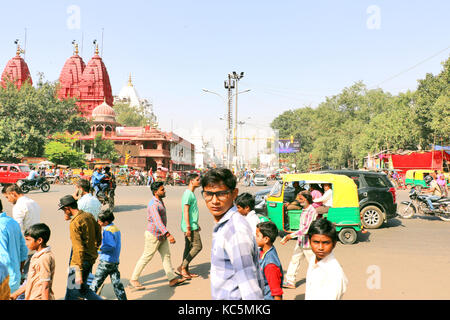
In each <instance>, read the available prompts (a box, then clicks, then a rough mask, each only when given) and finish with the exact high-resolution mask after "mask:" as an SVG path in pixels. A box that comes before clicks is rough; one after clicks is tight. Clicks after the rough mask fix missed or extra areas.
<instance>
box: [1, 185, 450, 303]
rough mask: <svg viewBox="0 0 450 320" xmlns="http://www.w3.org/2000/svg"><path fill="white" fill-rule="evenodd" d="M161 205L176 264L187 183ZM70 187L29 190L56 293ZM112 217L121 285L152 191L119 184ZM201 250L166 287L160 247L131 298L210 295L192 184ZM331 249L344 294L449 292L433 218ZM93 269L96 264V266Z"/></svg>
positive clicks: (206, 235) (61, 279)
mask: <svg viewBox="0 0 450 320" xmlns="http://www.w3.org/2000/svg"><path fill="white" fill-rule="evenodd" d="M239 187H240V190H241V191H245V190H247V191H250V192H252V193H254V192H256V191H257V190H260V189H262V188H264V187H250V188H249V187H243V186H239ZM166 189H167V197H166V199H165V204H166V207H167V212H168V229H169V231H170V232H171V233H172V234H173V235H174V236H175V239H176V243H175V244H174V245H171V246H170V248H171V258H172V264H173V266H174V268H175V267H177V266H179V265H180V263H181V260H182V253H183V250H184V238H183V234H182V232H181V230H180V219H181V196H182V193H183V192H184V189H185V187H180V186H175V187H172V186H168V187H166ZM73 191H74V187H73V186H65V185H63V186H61V185H57V186H53V185H52V188H51V190H50V192H48V193H42V192H39V191H32V192H30V193H29V194H28V196H29V197H30V198H32V199H34V200H35V201H37V202H38V203H39V205H40V206H41V208H42V214H41V221H42V222H44V223H46V224H47V225H48V226H49V227H50V229H51V232H52V234H51V237H50V241H49V245H50V246H51V248H52V251H53V253H54V254H55V257H56V272H55V278H54V284H53V290H54V293H55V297H56V299H62V298H63V297H64V294H65V288H66V283H67V278H66V277H67V267H68V261H69V254H70V248H71V243H70V240H69V222H67V221H65V220H64V218H63V213H62V211H57V205H58V200H59V199H60V198H61V197H62V196H64V195H66V194H72V193H73ZM116 194H117V198H116V211H115V216H116V221H115V224H116V225H117V226H118V227H119V228H120V230H121V232H122V253H121V262H120V267H119V270H120V272H121V277H122V281H123V283H124V285H125V286H126V285H127V284H128V282H129V278H130V276H131V274H132V272H133V269H134V266H135V263H136V262H137V260H138V259H139V257H140V255H141V253H142V250H143V247H144V231H145V227H146V205H147V203H148V201H149V199H150V197H151V193H150V190H149V188H148V187H143V186H141V187H138V186H128V187H126V186H123V187H118V189H117V190H116ZM196 195H197V199H198V204H199V210H200V226H201V229H202V232H201V236H202V242H203V250H202V251H201V252H200V253H199V255H198V256H197V257H196V258H195V259H194V260H193V261H192V263H191V271H192V272H195V273H198V274H199V275H200V277H199V278H196V279H192V280H191V281H189V282H188V283H187V284H186V285H182V286H179V287H176V288H170V287H169V286H168V281H167V279H166V277H165V273H164V271H163V268H162V263H161V258H160V256H159V254H156V255H155V256H154V257H153V260H152V261H151V262H150V263H149V264H148V265H147V267H146V268H145V269H144V272H143V274H142V276H141V278H140V281H141V283H143V284H144V285H145V286H146V289H145V290H143V291H131V290H130V289H128V288H127V289H126V290H127V295H128V299H137V300H167V299H175V300H183V299H193V300H205V299H206V300H208V299H211V295H210V281H209V268H210V250H211V233H212V228H213V225H214V223H213V219H212V217H211V216H210V214H209V212H208V211H207V209H206V206H205V203H204V201H203V199H202V198H201V195H200V192H199V190H197V191H196ZM397 198H398V199H399V200H398V201H402V200H405V199H407V193H406V191H397ZM2 202H3V206H4V208H5V210H6V212H7V213H8V214H9V215H11V205H10V204H9V203H8V202H7V201H6V199H5V198H4V197H2ZM279 240H280V239H279V238H278V239H277V241H276V244H275V246H276V248H277V250H278V254H279V256H280V260H281V262H282V265H283V269H284V270H286V269H287V267H288V265H289V261H290V258H291V254H292V252H293V250H294V245H295V242H294V241H290V242H289V243H288V244H286V245H284V246H283V245H281V244H280V243H279ZM334 252H335V256H336V258H337V259H338V260H339V262H340V263H341V265H342V267H343V269H344V272H345V274H346V275H347V278H348V280H349V285H348V290H347V292H346V294H345V295H344V299H357V300H359V299H361V300H366V299H367V300H373V299H450V291H449V290H448V289H447V288H449V287H450V277H449V276H448V274H447V273H448V270H449V266H450V255H449V252H450V223H446V222H443V221H441V220H439V219H438V218H435V217H414V218H413V219H409V220H404V219H399V218H395V219H392V220H390V221H389V222H388V223H387V224H385V225H383V226H382V227H381V228H380V229H377V230H370V231H369V232H368V233H366V234H361V233H360V234H359V235H358V241H357V243H355V244H353V245H343V244H341V243H338V245H337V246H336V248H335V251H334ZM94 270H95V267H94ZM305 276H306V265H305V264H304V263H303V264H302V265H301V266H300V272H299V274H298V277H297V281H298V282H297V285H298V286H297V289H284V296H283V298H284V299H287V300H293V299H303V298H304V293H305ZM102 296H104V297H105V298H107V299H116V297H115V295H114V293H113V290H112V286H111V283H110V280H109V279H108V280H106V282H105V286H104V288H103V290H102Z"/></svg>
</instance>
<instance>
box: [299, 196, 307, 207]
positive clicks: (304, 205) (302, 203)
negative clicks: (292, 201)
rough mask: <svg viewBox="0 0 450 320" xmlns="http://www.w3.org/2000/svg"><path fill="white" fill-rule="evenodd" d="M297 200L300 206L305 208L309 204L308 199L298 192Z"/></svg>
mask: <svg viewBox="0 0 450 320" xmlns="http://www.w3.org/2000/svg"><path fill="white" fill-rule="evenodd" d="M297 200H298V202H300V204H301V205H302V207H304V208H306V207H307V206H308V205H309V203H308V201H307V200H306V198H305V197H304V196H302V195H301V194H299V195H298V196H297Z"/></svg>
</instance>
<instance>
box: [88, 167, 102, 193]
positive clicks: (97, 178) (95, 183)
mask: <svg viewBox="0 0 450 320" xmlns="http://www.w3.org/2000/svg"><path fill="white" fill-rule="evenodd" d="M104 177H105V175H104V174H102V173H101V172H100V168H95V169H94V172H93V173H92V178H91V181H92V188H94V190H95V195H97V194H98V192H99V191H100V183H101V181H102V179H103V178H104Z"/></svg>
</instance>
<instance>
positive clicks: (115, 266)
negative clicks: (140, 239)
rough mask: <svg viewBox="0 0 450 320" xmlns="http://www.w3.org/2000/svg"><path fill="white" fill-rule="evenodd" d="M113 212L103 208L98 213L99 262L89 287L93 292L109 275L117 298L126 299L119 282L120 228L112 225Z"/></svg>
mask: <svg viewBox="0 0 450 320" xmlns="http://www.w3.org/2000/svg"><path fill="white" fill-rule="evenodd" d="M113 221H114V214H113V213H112V211H111V210H109V209H107V210H103V211H102V212H100V214H99V215H98V224H99V225H100V226H102V227H103V233H102V245H101V246H100V249H99V254H100V263H99V264H98V267H97V270H96V273H95V278H94V280H93V281H92V284H91V289H92V290H93V291H94V292H97V290H98V289H99V288H100V287H101V286H102V284H103V282H104V281H105V279H106V278H107V277H108V276H110V277H111V282H112V285H113V287H114V293H115V294H116V297H117V299H119V300H127V295H126V293H125V289H124V287H123V284H122V283H121V282H120V272H119V256H120V248H121V235H120V230H119V228H117V226H115V225H114V223H113Z"/></svg>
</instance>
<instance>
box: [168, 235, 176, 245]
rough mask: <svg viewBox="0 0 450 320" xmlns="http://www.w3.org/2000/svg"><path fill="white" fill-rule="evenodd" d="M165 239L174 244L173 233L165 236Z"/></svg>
mask: <svg viewBox="0 0 450 320" xmlns="http://www.w3.org/2000/svg"><path fill="white" fill-rule="evenodd" d="M167 240H169V242H170V243H171V244H174V243H175V238H174V237H173V235H170V236H169V237H168V238H167Z"/></svg>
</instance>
